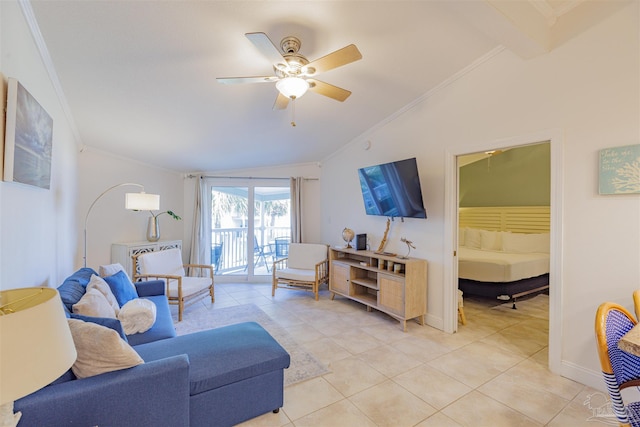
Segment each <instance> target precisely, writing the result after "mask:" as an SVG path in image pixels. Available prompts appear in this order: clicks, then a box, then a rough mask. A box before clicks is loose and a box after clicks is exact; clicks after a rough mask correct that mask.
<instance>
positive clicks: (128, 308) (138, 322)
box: [118, 298, 156, 335]
mask: <svg viewBox="0 0 640 427" xmlns="http://www.w3.org/2000/svg"><path fill="white" fill-rule="evenodd" d="M118 320H120V323H121V324H122V329H124V333H125V334H127V335H131V334H138V333H142V332H146V331H148V330H149V329H150V328H151V327H152V326H153V324H154V323H156V305H155V304H154V303H153V301H151V300H148V299H144V298H136V299H132V300H131V301H129V302H127V303H126V304H125V305H123V306H122V308H121V309H120V314H118Z"/></svg>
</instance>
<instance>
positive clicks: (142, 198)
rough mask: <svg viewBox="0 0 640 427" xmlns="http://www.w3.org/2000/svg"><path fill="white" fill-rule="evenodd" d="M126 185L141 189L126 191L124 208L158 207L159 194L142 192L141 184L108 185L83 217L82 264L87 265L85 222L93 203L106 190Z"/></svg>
mask: <svg viewBox="0 0 640 427" xmlns="http://www.w3.org/2000/svg"><path fill="white" fill-rule="evenodd" d="M126 186H134V187H139V188H140V189H141V191H140V192H139V193H126V194H125V199H124V208H125V209H128V210H134V211H156V210H158V209H160V195H158V194H148V193H145V192H144V186H143V185H141V184H136V183H134V182H124V183H122V184H116V185H114V186H113V187H109V188H107V189H106V190H104V191H103V192H102V193H100V195H99V196H98V197H96V199H95V200H94V201H93V203H91V206H89V210H88V211H87V215H85V217H84V253H83V256H82V258H83V261H84V262H83V266H84V267H86V266H87V222H88V220H89V214H91V210H92V209H93V207H94V206H95V204H96V203H97V202H98V200H100V199H101V198H102V196H104V195H105V194H107V193H108V192H110V191H112V190H115V189H116V188H119V187H126Z"/></svg>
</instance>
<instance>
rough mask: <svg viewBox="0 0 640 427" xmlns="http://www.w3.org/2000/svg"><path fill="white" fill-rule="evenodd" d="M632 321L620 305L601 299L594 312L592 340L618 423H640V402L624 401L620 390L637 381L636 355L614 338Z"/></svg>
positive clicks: (639, 366) (639, 367)
mask: <svg viewBox="0 0 640 427" xmlns="http://www.w3.org/2000/svg"><path fill="white" fill-rule="evenodd" d="M635 325H636V321H635V319H634V318H633V316H632V315H631V313H629V312H628V311H627V310H626V309H625V308H624V307H622V306H621V305H618V304H614V303H611V302H605V303H603V304H601V305H600V307H598V311H597V312H596V325H595V329H596V340H597V344H598V355H599V356H600V365H601V367H602V375H603V376H604V381H605V383H606V385H607V391H608V392H609V397H610V398H611V408H612V410H613V413H614V414H615V416H616V418H617V419H618V422H619V423H620V425H621V426H633V427H637V426H640V402H630V403H628V404H626V405H625V403H624V401H623V399H622V394H621V390H623V389H624V388H626V387H632V386H639V385H640V357H637V356H634V355H632V354H629V353H627V352H625V351H623V350H621V349H619V348H618V341H620V338H622V337H623V336H624V335H625V334H626V333H627V332H629V331H630V330H631V328H633V327H634V326H635Z"/></svg>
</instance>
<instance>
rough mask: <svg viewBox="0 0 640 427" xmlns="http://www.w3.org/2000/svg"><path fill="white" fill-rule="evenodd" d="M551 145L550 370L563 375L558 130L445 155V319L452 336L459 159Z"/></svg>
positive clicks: (455, 319) (454, 326)
mask: <svg viewBox="0 0 640 427" xmlns="http://www.w3.org/2000/svg"><path fill="white" fill-rule="evenodd" d="M547 141H548V142H549V144H550V163H551V167H550V169H551V178H550V186H551V188H550V225H551V232H550V242H551V245H550V278H549V285H550V289H549V368H550V370H551V371H552V372H556V373H559V372H560V349H561V345H560V344H561V341H560V339H561V336H560V331H561V330H562V324H561V319H562V317H561V309H562V307H561V301H560V296H561V295H562V280H561V277H562V262H561V261H562V257H561V254H562V240H561V236H562V221H561V218H562V204H561V195H562V168H561V165H562V133H561V131H559V130H555V131H545V132H540V133H537V134H531V135H525V136H522V137H517V138H510V139H505V140H500V141H494V142H492V143H487V144H483V145H482V148H478V149H473V148H471V149H470V148H469V147H466V148H465V147H462V148H458V149H453V150H450V151H448V152H447V153H446V163H445V167H446V171H445V176H446V178H445V200H446V203H445V238H444V251H445V252H444V254H445V256H444V260H445V269H444V273H445V289H444V299H445V301H444V306H445V310H444V319H443V321H444V322H443V323H444V324H443V326H444V328H443V329H444V330H445V332H449V333H453V332H456V331H457V328H458V310H457V308H458V291H457V290H458V258H457V249H458V206H459V197H460V194H459V171H458V158H459V157H460V156H464V155H469V154H472V153H478V152H485V151H492V150H505V149H507V148H512V147H518V146H525V145H532V144H538V143H541V142H547Z"/></svg>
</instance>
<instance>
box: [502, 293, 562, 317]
mask: <svg viewBox="0 0 640 427" xmlns="http://www.w3.org/2000/svg"><path fill="white" fill-rule="evenodd" d="M512 307H513V302H511V301H509V302H507V303H504V304H500V305H498V306H495V307H492V308H491V309H492V310H501V311H509V312H511V313H518V314H523V315H526V316H531V317H536V318H538V319H546V320H549V295H546V294H538V295H536V296H534V297H531V298H527V297H522V298H518V299H517V300H516V307H517V308H516V309H515V310H514V309H513V308H512Z"/></svg>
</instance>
